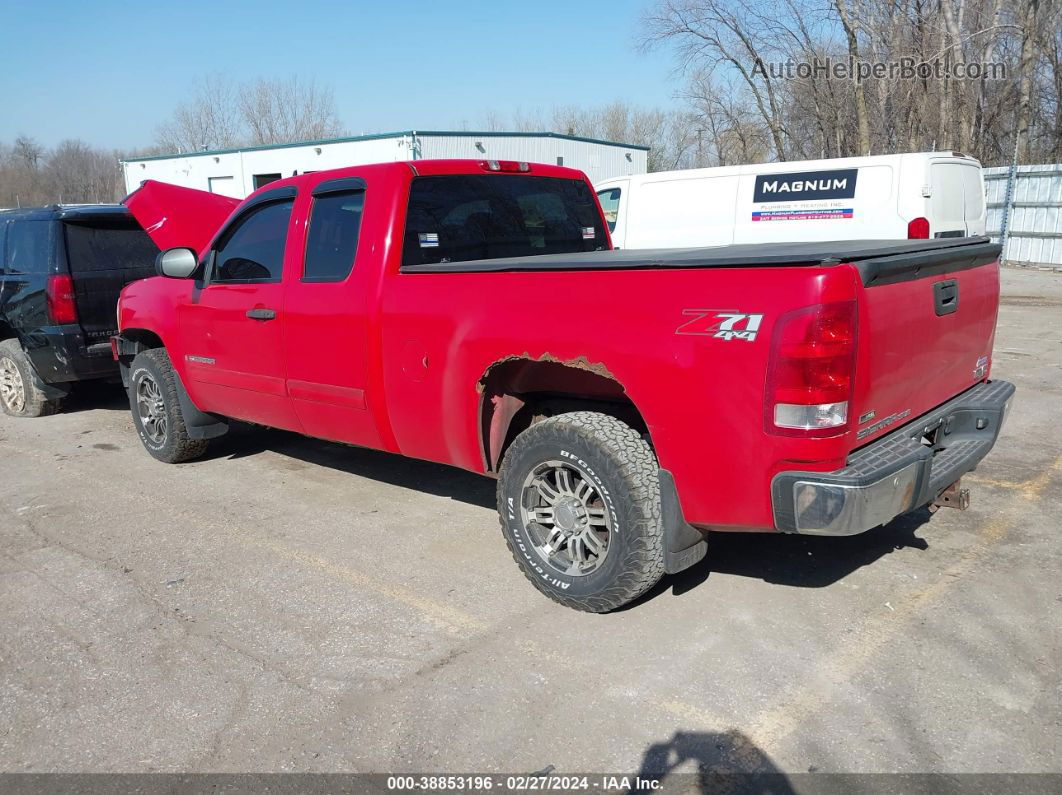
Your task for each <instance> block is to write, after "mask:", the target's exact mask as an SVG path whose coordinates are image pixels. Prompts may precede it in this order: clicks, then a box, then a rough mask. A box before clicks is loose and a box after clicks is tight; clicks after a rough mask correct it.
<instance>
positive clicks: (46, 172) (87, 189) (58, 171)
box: [0, 136, 123, 207]
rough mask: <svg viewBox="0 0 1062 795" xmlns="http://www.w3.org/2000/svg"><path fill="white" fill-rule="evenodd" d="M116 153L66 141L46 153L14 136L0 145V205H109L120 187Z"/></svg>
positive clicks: (35, 145) (30, 139)
mask: <svg viewBox="0 0 1062 795" xmlns="http://www.w3.org/2000/svg"><path fill="white" fill-rule="evenodd" d="M118 157H119V155H118V152H115V151H109V150H105V149H100V148H97V147H93V146H89V145H88V144H86V143H85V142H83V141H76V140H67V141H63V142H62V143H60V144H59V145H58V146H56V147H55V148H54V149H52V150H46V149H44V148H43V147H41V146H40V145H38V144H37V143H36V142H35V141H34V140H33V139H32V138H29V137H27V136H19V137H18V138H17V139H16V141H15V143H14V145H12V146H4V145H0V207H32V206H35V205H41V204H50V203H59V202H62V203H66V204H78V203H86V202H114V201H117V200H118V199H120V198H121V196H122V193H123V185H122V180H121V172H120V169H119V167H118Z"/></svg>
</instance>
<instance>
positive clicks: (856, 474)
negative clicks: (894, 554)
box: [771, 381, 1014, 536]
mask: <svg viewBox="0 0 1062 795" xmlns="http://www.w3.org/2000/svg"><path fill="white" fill-rule="evenodd" d="M1013 396H1014V385H1013V384H1010V383H1008V382H1006V381H990V382H988V383H984V384H978V385H977V386H975V387H973V388H972V389H969V390H967V391H966V392H964V393H962V394H961V395H959V396H958V397H956V398H953V399H952V400H949V401H948V402H947V403H945V404H944V405H942V406H940V407H938V408H936V409H934V410H933V411H931V412H929V413H927V414H923V415H922V416H921V417H918V418H917V419H915V420H912V421H911V422H909V423H907V424H906V425H905V426H903V427H902V428H900V429H898V430H896V431H893V432H892V433H890V434H889V435H887V436H883V437H882V438H881V439H878V440H877V441H875V442H872V443H871V444H869V445H867V446H866V447H863V448H860V449H859V450H856V451H855V452H854V453H852V455H851V456H849V458H848V462H847V464H846V466H845V467H844V468H843V469H839V470H837V471H836V472H781V473H779V474H778V475H775V477H774V480H773V481H772V483H771V498H772V502H773V505H774V521H775V527H776V528H777V529H778V530H780V531H782V532H784V533H806V534H809V535H833V536H849V535H855V534H857V533H862V532H864V531H866V530H869V529H871V528H872V527H877V526H878V525H882V524H885V523H886V522H888V521H890V520H892V519H894V518H895V517H897V516H900V515H901V514H904V513H907V512H909V511H913V510H915V509H916V508H920V507H922V506H923V505H927V504H929V503H930V502H932V501H933V500H935V499H936V498H937V496H938V495H939V494H940V493H941V492H942V491H943V490H944V489H946V488H947V487H948V486H950V485H951V484H952V483H954V482H955V481H957V480H958V479H959V478H960V477H962V476H963V474H965V473H966V472H969V471H970V470H972V469H974V468H975V467H976V466H977V464H978V463H980V461H981V459H982V458H984V457H985V456H986V455H987V454H988V451H989V450H991V449H992V446H993V445H994V444H995V443H996V437H997V436H998V435H999V431H1000V428H1002V426H1003V421H1004V420H1005V419H1006V415H1007V411H1008V409H1009V408H1010V401H1011V399H1012V398H1013ZM930 442H931V443H930Z"/></svg>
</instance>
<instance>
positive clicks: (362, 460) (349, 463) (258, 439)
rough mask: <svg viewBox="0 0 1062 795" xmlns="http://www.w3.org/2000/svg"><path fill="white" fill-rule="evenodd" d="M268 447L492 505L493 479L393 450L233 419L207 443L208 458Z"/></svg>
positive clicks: (293, 457)
mask: <svg viewBox="0 0 1062 795" xmlns="http://www.w3.org/2000/svg"><path fill="white" fill-rule="evenodd" d="M266 451H270V452H273V453H278V454H280V455H283V456H287V457H288V458H289V459H290V461H291V468H292V469H310V468H311V467H313V466H320V467H327V468H329V469H334V470H336V471H339V472H346V473H349V474H351V475H357V476H359V477H363V478H369V479H371V480H375V481H378V482H380V483H387V484H388V485H391V486H398V487H400V488H405V489H413V490H415V491H422V492H424V493H426V494H434V495H436V496H439V497H450V498H451V499H454V500H458V501H459V502H465V503H468V504H470V505H476V506H479V507H481V508H489V509H491V510H494V509H495V508H496V507H497V504H496V502H495V495H494V484H495V481H494V480H492V479H491V478H487V477H483V476H482V475H476V474H474V473H472V472H466V471H465V470H463V469H457V468H456V467H450V466H445V465H444V464H434V463H431V462H429V461H421V460H418V459H415V458H406V457H405V456H401V455H397V454H395V453H385V452H382V451H380V450H369V449H367V448H364V447H353V446H348V445H344V444H339V443H337V442H328V441H323V440H320V439H311V438H308V437H306V436H301V435H299V434H297V433H290V432H288V431H278V430H274V429H272V428H260V427H255V426H251V425H245V424H243V423H233V425H232V427H231V429H230V430H229V432H228V433H227V434H226V435H225V436H223V437H221V438H220V439H217V440H215V441H214V442H212V443H211V445H210V449H209V451H208V452H207V454H206V456H205V457H206V458H230V459H236V458H247V457H249V456H253V455H257V454H259V453H263V452H266Z"/></svg>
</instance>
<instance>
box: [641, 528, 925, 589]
mask: <svg viewBox="0 0 1062 795" xmlns="http://www.w3.org/2000/svg"><path fill="white" fill-rule="evenodd" d="M931 516H932V514H930V513H929V510H928V509H925V508H922V509H920V510H917V511H913V512H912V513H909V514H907V515H906V516H900V517H897V518H896V519H894V520H893V521H891V522H889V523H888V524H887V525H883V526H882V527H876V528H874V529H873V530H868V531H867V532H865V533H860V534H859V535H854V536H838V537H832V538H831V537H825V536H800V535H788V534H786V535H781V534H773V533H772V534H764V533H710V534H709V535H708V554H707V555H706V556H705V559H704V560H702V561H701V562H700V563H698V564H696V565H695V566H691V567H690V568H688V569H686V571H683V572H680V573H679V574H675V575H672V576H671V577H665V578H664V579H663V580H662V581H661V582H660V584H659V585H657V587H656V588H654V589H653V590H651V591H650V592H649V593H648V594H646V596H645V597H643V598H652V597H653V596H655V595H657V594H659V593H661V592H663V591H665V590H668V589H671V590H672V592H673V593H674V595H676V596H679V595H681V594H684V593H686V592H688V591H691V590H693V589H694V588H696V587H697V586H698V585H701V584H702V583H704V582H705V581H706V580H707V579H708V578H709V577H710V576H711V575H712V574H714V573H719V574H736V575H738V576H740V577H754V578H756V579H760V580H763V581H764V582H768V583H774V584H778V585H790V586H794V587H798V588H824V587H826V586H827V585H832V584H833V583H835V582H837V581H838V580H841V579H843V578H845V577H847V576H848V575H849V574H851V573H852V572H853V571H855V570H856V569H859V568H862V567H863V566H869V565H870V564H872V563H874V562H875V561H877V560H879V559H880V558H883V557H885V556H886V555H888V554H890V553H892V552H895V551H897V550H900V549H919V550H925V549H929V543H928V542H927V541H926V540H925V539H924V538H919V537H918V536H917V535H916V532H917V531H918V529H919V528H921V527H922V526H923V525H924V524H926V523H927V522H928V521H929V519H930V517H931Z"/></svg>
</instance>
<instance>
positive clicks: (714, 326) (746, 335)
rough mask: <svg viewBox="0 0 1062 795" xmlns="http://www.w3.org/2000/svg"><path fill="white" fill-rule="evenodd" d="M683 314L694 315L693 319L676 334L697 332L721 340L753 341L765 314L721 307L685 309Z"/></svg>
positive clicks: (679, 328)
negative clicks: (754, 313) (720, 308)
mask: <svg viewBox="0 0 1062 795" xmlns="http://www.w3.org/2000/svg"><path fill="white" fill-rule="evenodd" d="M682 314H684V315H693V316H694V318H693V320H690V321H688V322H686V323H683V324H682V325H681V326H679V327H678V328H677V329H675V333H676V334H695V335H700V336H707V337H714V338H715V339H719V340H726V341H727V342H729V341H730V340H745V341H746V342H752V341H754V340H755V339H756V334H757V333H758V332H759V330H760V324H761V323H762V322H763V315H752V314H748V313H745V312H734V311H731V310H719V309H683V310H682Z"/></svg>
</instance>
